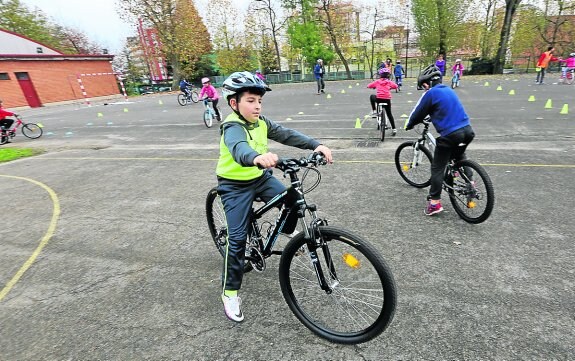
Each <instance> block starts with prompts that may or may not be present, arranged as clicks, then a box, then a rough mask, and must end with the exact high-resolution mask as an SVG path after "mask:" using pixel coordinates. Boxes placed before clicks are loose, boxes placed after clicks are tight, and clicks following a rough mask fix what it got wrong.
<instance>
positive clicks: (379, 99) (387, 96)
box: [367, 67, 398, 135]
mask: <svg viewBox="0 0 575 361" xmlns="http://www.w3.org/2000/svg"><path fill="white" fill-rule="evenodd" d="M378 73H379V76H380V78H379V79H377V80H376V81H374V82H372V83H369V84H368V85H367V87H368V88H370V89H376V94H371V95H370V96H369V102H370V103H371V110H372V114H371V115H372V117H374V118H375V117H377V111H376V106H375V104H376V103H383V108H384V109H385V113H386V114H387V118H388V119H389V123H390V124H391V128H392V129H393V135H396V134H397V129H396V128H395V119H394V118H393V114H391V91H390V90H391V89H397V88H398V86H397V84H395V83H394V82H392V81H391V80H389V77H390V75H391V73H390V71H389V69H388V68H387V67H383V68H379V70H378Z"/></svg>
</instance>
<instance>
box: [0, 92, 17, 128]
mask: <svg viewBox="0 0 575 361" xmlns="http://www.w3.org/2000/svg"><path fill="white" fill-rule="evenodd" d="M6 117H18V114H16V113H12V112H11V111H8V110H5V109H4V108H3V107H2V99H0V132H1V136H3V137H4V136H6V131H7V130H8V129H10V127H11V126H12V124H14V119H8V118H6Z"/></svg>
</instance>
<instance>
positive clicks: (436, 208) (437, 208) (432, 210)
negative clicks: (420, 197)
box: [423, 202, 443, 216]
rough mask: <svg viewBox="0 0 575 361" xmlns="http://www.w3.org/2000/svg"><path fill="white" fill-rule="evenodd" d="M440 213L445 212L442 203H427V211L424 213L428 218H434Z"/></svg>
mask: <svg viewBox="0 0 575 361" xmlns="http://www.w3.org/2000/svg"><path fill="white" fill-rule="evenodd" d="M440 212H443V207H442V206H441V202H439V203H437V204H431V202H427V207H425V210H424V211H423V213H425V215H426V216H432V215H434V214H437V213H440Z"/></svg>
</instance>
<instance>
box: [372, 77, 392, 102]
mask: <svg viewBox="0 0 575 361" xmlns="http://www.w3.org/2000/svg"><path fill="white" fill-rule="evenodd" d="M367 87H368V88H370V89H375V90H376V93H375V96H376V97H377V98H379V99H391V92H390V90H391V89H397V84H395V83H394V82H392V81H391V80H389V79H384V78H379V79H377V80H376V81H374V82H373V83H369V84H368V85H367Z"/></svg>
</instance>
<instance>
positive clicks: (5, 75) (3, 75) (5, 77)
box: [0, 73, 10, 80]
mask: <svg viewBox="0 0 575 361" xmlns="http://www.w3.org/2000/svg"><path fill="white" fill-rule="evenodd" d="M0 80H10V76H9V75H8V73H0Z"/></svg>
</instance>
